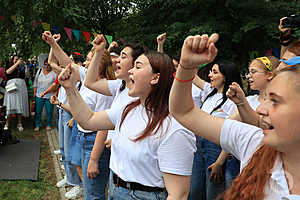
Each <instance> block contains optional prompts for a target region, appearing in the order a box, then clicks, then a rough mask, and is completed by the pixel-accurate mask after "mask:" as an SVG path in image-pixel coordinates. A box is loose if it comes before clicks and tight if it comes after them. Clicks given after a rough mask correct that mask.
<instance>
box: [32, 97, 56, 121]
mask: <svg viewBox="0 0 300 200" xmlns="http://www.w3.org/2000/svg"><path fill="white" fill-rule="evenodd" d="M35 101H36V111H35V126H36V127H40V126H41V121H42V120H41V117H42V111H43V107H44V105H45V107H46V113H47V126H50V127H52V117H53V110H54V106H53V104H51V103H50V100H49V99H45V98H40V97H36V100H35Z"/></svg>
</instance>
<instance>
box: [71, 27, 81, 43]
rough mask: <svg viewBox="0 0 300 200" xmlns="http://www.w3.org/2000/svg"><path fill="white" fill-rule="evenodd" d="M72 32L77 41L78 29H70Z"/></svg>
mask: <svg viewBox="0 0 300 200" xmlns="http://www.w3.org/2000/svg"><path fill="white" fill-rule="evenodd" d="M72 32H73V34H74V35H75V38H76V40H77V41H79V30H75V29H72Z"/></svg>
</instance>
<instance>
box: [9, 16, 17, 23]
mask: <svg viewBox="0 0 300 200" xmlns="http://www.w3.org/2000/svg"><path fill="white" fill-rule="evenodd" d="M10 19H11V20H12V21H13V22H14V23H16V20H17V17H16V15H12V16H10Z"/></svg>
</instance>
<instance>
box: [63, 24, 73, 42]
mask: <svg viewBox="0 0 300 200" xmlns="http://www.w3.org/2000/svg"><path fill="white" fill-rule="evenodd" d="M64 29H65V31H66V33H67V35H68V38H69V39H70V40H71V41H72V29H70V28H67V27H64Z"/></svg>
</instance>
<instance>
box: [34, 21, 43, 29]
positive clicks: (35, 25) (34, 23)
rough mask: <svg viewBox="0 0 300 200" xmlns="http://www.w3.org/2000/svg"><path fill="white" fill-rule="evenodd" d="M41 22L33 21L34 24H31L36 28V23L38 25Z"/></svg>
mask: <svg viewBox="0 0 300 200" xmlns="http://www.w3.org/2000/svg"><path fill="white" fill-rule="evenodd" d="M40 24H41V22H39V21H35V22H34V24H33V28H36V27H37V26H38V25H40Z"/></svg>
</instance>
